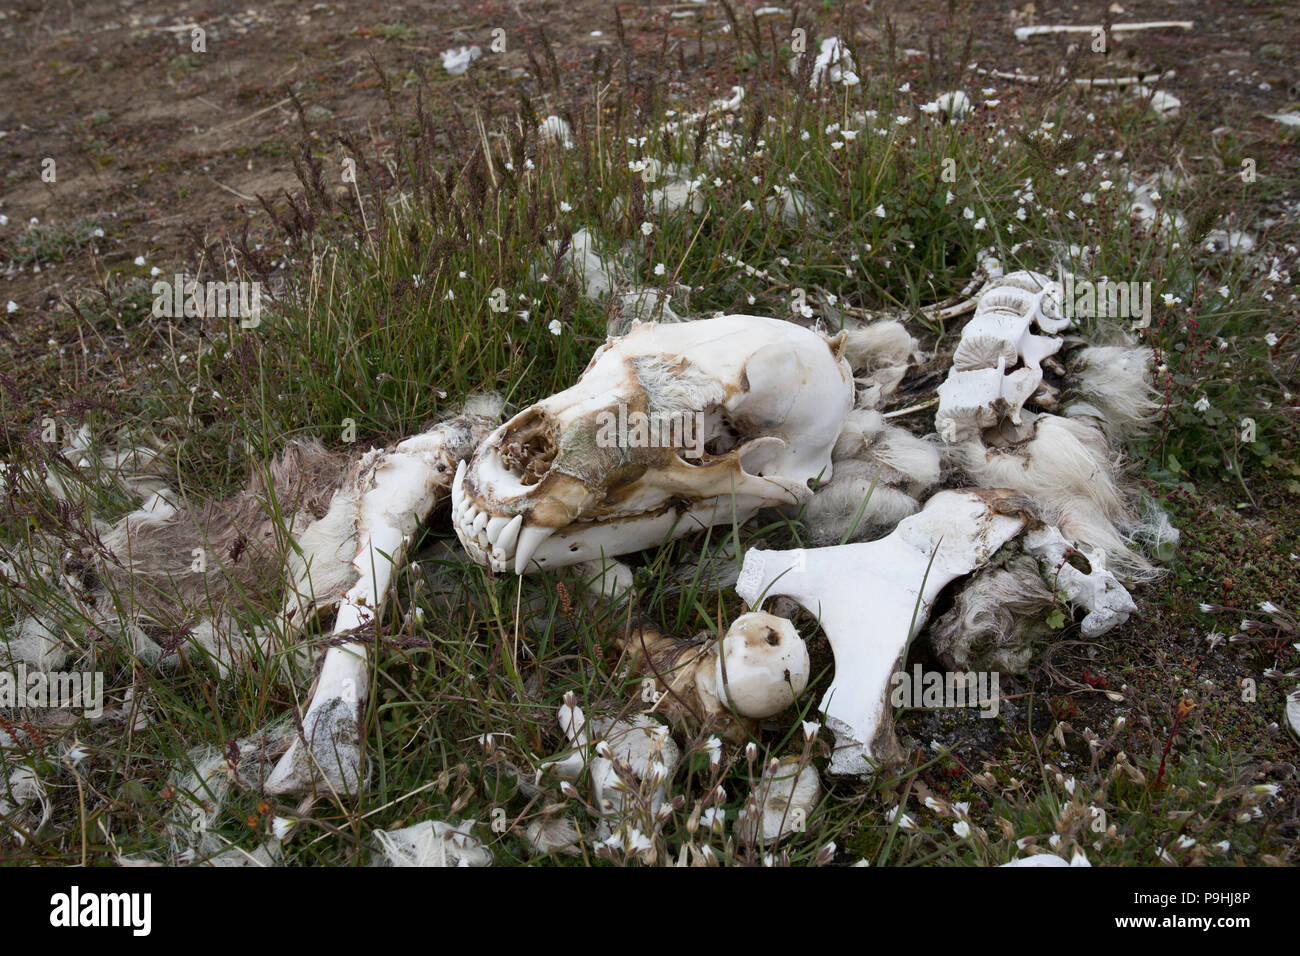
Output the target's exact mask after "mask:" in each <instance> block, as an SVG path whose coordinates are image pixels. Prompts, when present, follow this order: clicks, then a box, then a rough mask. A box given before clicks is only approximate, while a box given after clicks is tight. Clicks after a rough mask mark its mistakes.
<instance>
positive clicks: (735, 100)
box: [709, 86, 745, 113]
mask: <svg viewBox="0 0 1300 956" xmlns="http://www.w3.org/2000/svg"><path fill="white" fill-rule="evenodd" d="M743 102H745V88H744V87H743V86H733V87H732V88H731V96H730V97H729V98H728V99H722V100H714V101H713V104H712V105H711V106H710V107H709V109H710V111H711V112H714V113H734V112H736V110H738V109H740V104H741V103H743Z"/></svg>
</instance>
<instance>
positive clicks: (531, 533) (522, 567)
mask: <svg viewBox="0 0 1300 956" xmlns="http://www.w3.org/2000/svg"><path fill="white" fill-rule="evenodd" d="M516 517H520V516H518V515H517V516H516ZM550 536H551V529H550V528H539V527H538V526H537V525H530V526H529V527H527V528H524V529H523V530H522V531H520V532H519V546H518V547H517V548H515V574H523V573H524V572H525V571H527V570H528V563H529V562H530V561H532V560H533V555H534V554H536V553H537V549H538V548H539V547H541V544H542V542H543V541H545V540H546V539H547V538H549V537H550Z"/></svg>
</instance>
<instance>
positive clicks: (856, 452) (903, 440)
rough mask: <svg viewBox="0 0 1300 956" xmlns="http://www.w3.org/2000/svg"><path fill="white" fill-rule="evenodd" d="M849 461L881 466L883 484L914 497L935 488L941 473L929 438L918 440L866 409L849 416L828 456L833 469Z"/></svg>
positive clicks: (937, 453)
mask: <svg viewBox="0 0 1300 956" xmlns="http://www.w3.org/2000/svg"><path fill="white" fill-rule="evenodd" d="M848 460H857V461H866V462H873V463H875V464H878V465H880V466H881V469H882V474H884V475H886V476H887V477H886V479H885V480H887V481H888V482H889V483H890V484H892V485H900V486H904V485H905V486H906V487H907V488H908V490H909V491H910V493H911V494H912V495H913V496H915V495H919V494H921V493H923V492H924V491H926V490H928V489H929V488H932V487H934V486H935V485H936V484H938V482H939V478H940V475H941V472H942V468H941V462H940V449H939V446H938V444H937V443H936V442H935V441H934V439H933V437H932V436H927V437H925V438H919V437H917V436H916V435H913V434H912V433H911V432H909V431H907V430H906V429H904V428H899V427H898V426H896V425H890V424H889V423H888V422H887V421H886V420H885V417H884V415H882V414H881V413H880V412H878V411H875V410H873V409H866V408H858V409H854V410H853V411H851V412H849V414H848V416H847V417H846V418H845V419H844V424H843V426H841V428H840V434H839V438H837V439H836V441H835V448H834V449H833V450H832V452H831V461H832V462H834V463H835V467H836V468H838V467H839V463H840V462H842V461H848Z"/></svg>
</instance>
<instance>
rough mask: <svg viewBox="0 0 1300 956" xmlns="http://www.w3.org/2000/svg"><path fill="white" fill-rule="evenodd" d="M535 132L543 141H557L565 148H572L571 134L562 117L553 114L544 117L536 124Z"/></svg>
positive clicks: (566, 122)
mask: <svg viewBox="0 0 1300 956" xmlns="http://www.w3.org/2000/svg"><path fill="white" fill-rule="evenodd" d="M537 132H538V134H539V135H540V136H541V138H542V141H543V142H545V143H559V144H560V145H561V146H563V147H564V148H565V149H573V135H572V133H571V132H570V130H569V124H568V121H566V120H565V119H564V118H563V117H560V116H555V115H553V114H552V115H551V116H548V117H546V119H544V120H542V121H541V122H540V123H538V124H537Z"/></svg>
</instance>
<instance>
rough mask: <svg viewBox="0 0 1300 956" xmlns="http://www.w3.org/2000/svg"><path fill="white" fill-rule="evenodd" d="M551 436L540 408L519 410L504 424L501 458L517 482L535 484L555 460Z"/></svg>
mask: <svg viewBox="0 0 1300 956" xmlns="http://www.w3.org/2000/svg"><path fill="white" fill-rule="evenodd" d="M556 448H557V446H556V444H555V438H554V436H553V435H552V434H551V426H550V424H549V423H548V422H547V420H546V416H545V415H544V414H542V412H541V411H540V410H529V411H526V412H523V413H521V414H520V415H519V417H518V418H517V419H516V420H515V421H514V422H512V423H511V424H510V425H508V426H507V427H506V433H505V436H504V437H503V438H502V441H501V461H502V463H503V464H504V465H505V466H506V467H507V468H509V469H510V471H511V472H513V473H514V475H515V477H517V478H518V479H519V481H520V483H521V484H525V485H535V484H537V482H539V481H541V480H542V476H543V475H545V474H546V473H547V472H548V471H550V469H551V465H552V464H554V462H555V452H556Z"/></svg>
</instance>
